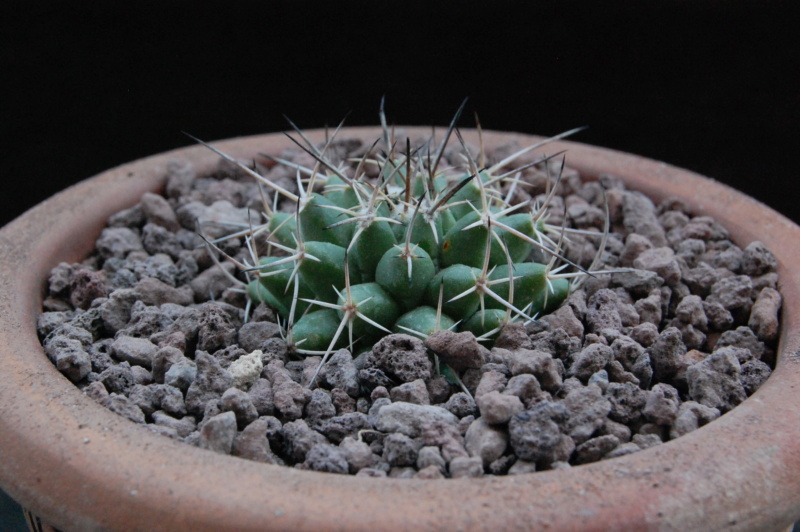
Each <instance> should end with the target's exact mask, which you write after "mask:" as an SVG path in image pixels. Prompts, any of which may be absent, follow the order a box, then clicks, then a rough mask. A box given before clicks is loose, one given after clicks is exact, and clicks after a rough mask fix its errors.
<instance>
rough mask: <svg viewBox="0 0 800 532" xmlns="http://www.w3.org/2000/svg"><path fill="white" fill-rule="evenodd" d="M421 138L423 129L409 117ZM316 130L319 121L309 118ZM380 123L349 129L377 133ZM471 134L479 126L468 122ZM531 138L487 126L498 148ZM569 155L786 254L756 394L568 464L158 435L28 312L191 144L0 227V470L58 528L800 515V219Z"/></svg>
mask: <svg viewBox="0 0 800 532" xmlns="http://www.w3.org/2000/svg"><path fill="white" fill-rule="evenodd" d="M405 130H406V131H407V132H408V133H409V134H410V135H411V136H412V137H414V136H420V137H422V136H425V135H428V134H429V133H430V129H429V128H406V129H405ZM307 134H308V135H309V137H310V138H312V139H315V140H322V139H323V138H324V135H325V132H324V131H313V132H309V133H307ZM379 134H380V133H379V130H378V129H377V128H348V129H345V130H343V131H342V132H341V133H340V135H341V136H342V138H344V137H353V136H358V137H362V138H365V139H370V140H372V139H374V138H377V137H378V136H379ZM464 137H465V139H467V140H468V141H472V142H476V140H477V134H476V133H475V132H474V131H465V132H464ZM515 139H516V140H518V141H519V143H520V144H521V145H527V144H529V143H532V142H534V141H535V140H537V138H536V137H532V136H528V135H521V134H515V133H498V132H484V141H485V142H486V144H487V145H488V146H496V145H499V144H501V143H505V142H508V141H511V140H515ZM214 145H215V146H216V147H218V148H219V149H221V150H223V151H225V152H227V153H229V154H231V155H233V156H235V157H243V158H252V157H257V154H258V153H259V152H261V153H279V152H280V151H281V150H282V149H284V148H285V147H288V146H289V145H291V141H290V140H289V139H287V138H286V137H285V136H284V135H282V134H272V135H264V136H257V137H248V138H242V139H233V140H227V141H222V142H218V143H214ZM558 150H568V151H567V164H568V165H569V166H572V167H573V168H575V169H577V170H579V171H580V172H581V173H582V174H584V175H587V176H597V175H599V174H603V173H609V174H613V175H616V176H618V177H620V178H621V179H623V180H624V181H625V182H626V184H627V185H628V187H629V188H631V189H634V190H639V191H641V192H643V193H645V194H647V195H649V196H650V197H651V198H653V199H654V200H656V201H659V200H661V199H664V198H667V197H679V198H681V199H683V200H684V201H685V202H686V203H687V204H688V205H689V206H690V208H691V210H692V211H693V212H694V213H696V214H707V215H710V216H713V217H715V218H716V219H717V220H718V221H720V222H721V223H722V224H723V225H725V227H726V228H727V229H728V230H729V231H730V234H731V238H732V239H733V240H734V241H736V242H737V243H739V244H741V245H746V244H747V243H749V242H751V241H753V240H756V239H757V240H760V241H762V242H763V243H764V244H765V245H766V246H767V247H768V248H770V249H771V250H772V251H773V253H774V254H775V256H776V257H777V258H778V261H779V275H780V279H781V286H780V288H781V293H782V295H783V298H784V306H783V312H782V335H781V340H780V350H779V357H778V362H777V367H776V368H775V371H774V373H773V374H772V376H771V377H770V379H769V380H768V381H767V382H766V383H765V384H764V386H762V387H761V389H760V390H759V391H758V392H757V393H756V394H754V395H753V396H752V397H751V398H750V399H748V400H747V401H745V402H744V403H742V404H741V405H740V406H738V407H737V408H735V409H734V410H732V411H731V412H730V413H728V414H726V415H724V416H722V417H721V418H720V419H718V420H716V421H714V422H712V423H710V424H709V425H707V426H705V427H703V428H702V429H699V430H697V431H695V432H692V433H690V434H688V435H686V436H684V437H681V438H680V439H678V440H675V441H671V442H669V443H666V444H664V445H660V446H656V447H653V448H650V449H647V450H644V451H641V452H638V453H634V454H631V455H627V456H624V457H621V458H616V459H611V460H606V461H601V462H598V463H594V464H590V465H583V466H578V467H575V468H572V469H570V470H564V471H544V472H540V473H535V474H530V475H522V476H516V477H495V478H485V479H470V480H466V479H459V480H453V479H450V480H440V481H439V480H429V481H414V480H392V479H369V478H356V477H346V476H340V475H333V474H324V473H312V472H308V471H300V470H296V469H291V468H281V467H277V466H270V465H263V464H256V463H253V462H249V461H244V460H240V459H237V458H233V457H229V456H222V455H218V454H215V453H212V452H209V451H205V450H201V449H198V448H194V447H190V446H187V445H185V444H181V443H179V442H176V441H173V440H171V439H169V438H164V437H162V436H159V435H156V434H153V433H151V432H149V431H147V430H146V429H144V428H142V427H140V426H137V425H135V424H133V423H131V422H128V421H127V420H124V419H123V418H121V417H118V416H116V415H115V414H112V413H111V412H109V411H107V410H106V409H104V408H103V407H101V406H100V405H98V404H96V403H95V402H94V401H92V400H91V399H89V398H87V397H84V396H83V395H82V393H81V392H80V391H79V390H78V389H77V388H75V386H74V385H73V384H72V383H70V382H69V381H68V380H67V379H66V378H64V377H63V376H61V375H60V374H59V373H58V371H57V370H56V369H55V368H54V367H53V365H52V364H51V363H50V362H49V361H48V360H47V357H46V356H45V355H44V353H43V350H42V347H41V345H40V344H39V341H38V339H37V336H36V317H37V314H38V312H39V309H40V308H41V298H42V292H43V286H44V283H45V281H46V279H47V276H48V273H49V271H50V269H51V268H52V267H53V266H55V265H56V264H58V263H59V262H61V261H67V262H70V261H79V260H81V259H82V258H83V257H85V256H86V255H87V254H88V253H89V252H90V250H91V247H92V245H93V242H94V240H95V238H96V236H97V235H98V234H99V233H100V230H101V229H102V226H103V224H104V223H105V221H106V220H107V218H108V217H109V216H110V215H111V214H113V213H114V212H116V211H119V210H120V209H123V208H126V207H129V206H131V205H133V204H135V203H136V202H137V201H138V200H139V197H140V196H141V195H142V194H143V193H144V192H147V191H152V190H157V189H159V188H160V187H162V186H163V184H164V183H163V179H164V175H165V170H166V166H167V163H168V162H169V161H170V160H171V159H175V158H181V159H184V160H187V161H189V162H191V163H192V164H193V165H194V166H195V168H196V169H197V170H198V172H199V173H201V174H202V173H203V172H204V171H208V170H210V169H211V168H212V167H213V166H214V165H216V164H217V161H218V156H217V155H215V154H214V153H212V152H211V151H209V150H207V149H205V148H203V147H201V146H195V147H190V148H184V149H180V150H175V151H172V152H168V153H165V154H161V155H157V156H154V157H150V158H146V159H142V160H139V161H136V162H133V163H130V164H126V165H123V166H120V167H118V168H115V169H112V170H109V171H108V172H105V173H103V174H101V175H99V176H97V177H94V178H92V179H89V180H87V181H84V182H82V183H80V184H79V185H76V186H75V187H72V188H70V189H68V190H66V191H64V192H62V193H60V194H58V195H57V196H54V197H53V198H51V199H49V200H47V201H45V202H43V203H41V204H40V205H38V206H37V207H35V208H34V209H32V210H31V211H29V212H27V213H26V214H24V215H23V216H22V217H20V218H18V219H16V220H15V221H14V222H12V223H11V224H9V225H8V226H6V227H5V228H3V229H2V231H0V346H2V347H0V383H2V384H0V456H2V461H1V462H0V485H2V487H3V488H4V489H5V490H7V491H8V493H9V494H10V495H11V496H12V497H14V498H15V499H16V500H18V501H19V502H20V503H22V504H23V505H25V506H27V507H29V508H30V509H31V510H32V511H33V512H34V513H36V514H37V515H39V516H41V517H42V519H43V520H44V521H47V522H49V523H51V524H52V525H53V526H55V527H57V528H59V529H63V530H176V529H180V530H194V531H203V530H208V531H211V530H214V531H216V530H243V531H246V530H279V529H280V530H287V529H288V530H321V529H323V530H328V529H346V530H390V529H391V530H401V529H402V530H410V529H414V530H446V529H447V530H449V529H465V530H466V529H470V530H477V529H492V530H512V529H520V530H530V529H545V528H551V529H554V530H575V529H584V530H605V529H613V530H626V529H631V530H633V529H636V530H642V529H658V530H698V529H704V530H714V529H722V528H726V529H727V528H731V529H742V530H751V529H758V530H766V529H778V528H780V527H782V526H783V527H785V526H788V525H789V524H790V523H792V522H793V521H795V520H797V519H798V518H800V409H798V408H794V405H793V399H794V397H793V395H794V393H795V391H796V390H797V389H800V355H798V350H799V349H800V270H798V269H797V268H795V267H794V266H795V265H796V264H800V244H796V243H798V242H800V227H798V226H796V225H794V224H793V223H791V222H790V221H789V220H787V219H786V218H784V217H783V216H781V215H779V214H778V213H776V212H775V211H773V210H771V209H769V208H767V207H765V206H764V205H761V204H759V203H758V202H756V201H754V200H752V199H750V198H748V197H746V196H744V195H743V194H741V193H739V192H737V191H735V190H732V189H730V188H728V187H726V186H724V185H722V184H719V183H717V182H714V181H712V180H710V179H707V178H703V177H701V176H699V175H696V174H693V173H691V172H688V171H685V170H681V169H678V168H675V167H672V166H669V165H666V164H664V163H659V162H655V161H651V160H647V159H643V158H640V157H637V156H633V155H628V154H623V153H619V152H615V151H612V150H607V149H601V148H596V147H591V146H586V145H582V144H578V143H572V142H554V143H553V144H550V145H549V146H548V151H553V152H554V151H558Z"/></svg>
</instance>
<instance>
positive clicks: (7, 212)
mask: <svg viewBox="0 0 800 532" xmlns="http://www.w3.org/2000/svg"><path fill="white" fill-rule="evenodd" d="M796 5H797V3H796V2H792V1H785V2H781V1H759V2H755V1H753V2H743V1H735V0H731V1H728V2H721V1H702V2H701V1H696V2H690V1H677V0H673V1H661V2H590V1H562V2H512V1H493V2H481V3H478V2H471V1H460V2H456V1H453V2H436V1H425V2H422V1H409V0H406V1H403V2H389V1H381V0H363V1H344V0H340V1H328V2H326V3H322V2H302V1H294V2H285V1H277V2H263V1H262V2H251V1H239V2H234V1H229V2H224V3H223V2H210V1H203V0H199V1H194V2H188V1H170V2H152V1H146V0H145V1H137V2H103V3H100V2H92V1H83V2H80V3H78V2H70V3H67V2H55V1H44V2H31V1H19V0H4V1H3V2H2V3H0V39H2V41H1V42H2V46H1V47H0V154H1V156H0V179H2V189H1V190H2V193H1V194H0V202H2V204H1V205H0V225H3V224H5V223H6V222H8V221H10V220H11V219H13V218H14V217H16V216H18V215H19V214H21V213H22V212H23V211H24V210H25V209H27V208H29V207H31V206H33V205H35V204H36V203H38V202H40V201H41V200H43V199H45V198H46V197H48V196H50V195H52V194H53V193H55V192H56V191H58V190H60V189H62V188H64V187H66V186H68V185H70V184H73V183H75V182H77V181H79V180H81V179H84V178H86V177H89V176H91V175H94V174H96V173H98V172H100V171H102V170H105V169H107V168H109V167H112V166H116V165H118V164H121V163H124V162H127V161H130V160H133V159H136V158H139V157H143V156H146V155H150V154H153V153H158V152H162V151H166V150H169V149H172V148H176V147H179V146H184V145H187V144H190V143H191V141H190V140H189V139H188V138H187V137H185V136H184V135H182V134H181V131H189V132H191V133H192V134H194V135H196V136H199V137H201V138H204V139H207V140H213V139H221V138H226V137H232V136H238V135H249V134H256V133H263V132H269V131H277V130H282V129H285V128H286V122H285V121H284V119H283V116H282V115H283V114H286V115H288V116H290V117H291V118H292V119H293V120H294V121H295V122H297V123H298V124H299V125H300V126H301V127H304V128H312V127H319V126H323V125H325V124H330V125H335V124H336V123H338V122H339V120H341V118H342V117H343V116H344V115H345V114H346V113H347V112H351V114H350V116H349V118H348V124H350V125H362V124H376V123H377V109H378V105H379V102H380V98H381V96H382V95H385V96H386V99H387V100H386V101H387V112H388V115H389V119H390V121H392V122H395V123H398V124H420V125H430V124H446V123H447V122H448V121H449V119H450V117H451V115H452V113H453V111H454V110H455V109H456V108H457V106H458V104H459V103H460V102H461V100H462V99H463V98H464V97H469V98H470V102H469V105H468V113H467V114H466V118H465V119H464V120H462V124H463V125H465V126H470V125H472V122H471V120H470V118H469V117H470V116H471V115H472V112H473V111H478V112H479V113H480V117H481V122H482V124H483V126H484V127H485V128H488V129H501V130H517V131H523V132H529V133H538V134H543V135H552V134H556V133H559V132H561V131H564V130H567V129H570V128H573V127H576V126H582V125H588V126H590V128H589V129H588V130H587V131H585V132H583V133H581V134H579V135H578V136H577V137H575V139H574V140H579V141H582V142H587V143H590V144H597V145H601V146H607V147H612V148H615V149H619V150H623V151H628V152H634V153H638V154H641V155H645V156H648V157H651V158H655V159H659V160H664V161H667V162H670V163H672V164H675V165H678V166H682V167H686V168H689V169H692V170H695V171H697V172H700V173H703V174H706V175H709V176H711V177H714V178H716V179H718V180H720V181H723V182H725V183H728V184H730V185H732V186H735V187H736V188H739V189H741V190H743V191H745V192H747V193H748V194H750V195H753V196H755V197H756V198H758V199H760V200H762V201H763V202H765V203H767V204H769V205H771V206H772V207H774V208H775V209H777V210H778V211H780V212H782V213H784V214H785V215H787V216H789V217H791V218H793V219H794V220H796V221H800V209H798V208H797V207H796V205H795V197H796V194H795V189H796V186H795V185H796V183H797V181H798V177H800V176H798V171H797V165H796V164H794V163H793V161H792V157H794V156H795V155H796V154H797V151H798V150H797V148H798V141H799V139H800V82H798V72H799V71H800V37H798V28H799V27H800V10H799V9H798V8H797V7H795V6H796ZM0 459H2V457H0ZM0 529H2V530H11V528H9V527H8V526H5V527H4V526H3V521H2V518H0Z"/></svg>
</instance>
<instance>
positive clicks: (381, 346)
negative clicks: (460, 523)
mask: <svg viewBox="0 0 800 532" xmlns="http://www.w3.org/2000/svg"><path fill="white" fill-rule="evenodd" d="M363 149H364V147H362V146H361V144H360V143H359V142H357V141H352V140H351V141H336V142H334V144H333V146H332V147H331V148H330V151H331V153H338V154H340V156H341V157H344V156H345V155H347V156H354V155H356V154H359V153H361V152H362V151H363ZM510 149H512V147H504V148H502V149H500V151H498V153H500V152H502V151H508V150H510ZM360 150H361V151H360ZM281 157H283V158H285V159H290V160H295V161H298V162H299V163H300V164H306V163H307V164H309V165H310V164H313V162H308V161H305V158H307V156H306V155H305V154H303V153H301V152H298V151H297V150H287V151H286V152H285V153H283V154H281ZM490 159H491V154H490ZM258 170H259V171H261V172H262V173H265V174H266V175H267V176H268V177H270V178H271V179H272V180H273V181H275V182H278V183H280V184H281V185H282V186H285V187H287V188H293V187H295V185H294V183H293V172H289V171H288V170H287V169H285V168H282V167H279V166H276V167H274V168H272V169H266V168H259V169H258ZM551 171H552V169H551ZM546 173H547V171H546V169H545V168H544V167H543V166H542V165H535V166H532V167H530V168H527V169H526V170H524V171H523V174H524V175H525V176H526V177H528V178H530V180H531V182H533V183H534V186H532V187H529V188H527V189H526V190H525V191H520V192H519V194H520V197H523V196H522V194H525V195H526V196H524V197H526V198H527V197H530V198H534V199H535V198H537V197H538V198H539V199H541V198H542V197H543V196H542V194H544V192H545V189H544V184H543V183H544V176H545V175H546ZM290 174H291V175H290ZM600 181H601V182H602V183H604V184H605V185H606V186H607V187H608V188H607V190H606V197H607V198H608V201H609V208H610V209H609V210H610V216H611V220H610V221H611V234H610V236H609V239H608V244H607V247H606V251H605V254H604V257H603V258H604V261H605V263H606V265H607V266H608V267H611V268H620V267H626V268H630V269H629V270H627V271H625V272H619V273H614V274H612V275H598V276H596V277H593V278H588V279H586V280H585V282H583V284H582V285H580V286H579V287H578V288H577V289H576V290H574V291H573V292H572V294H571V295H570V296H569V298H568V300H567V301H566V302H565V303H564V304H563V305H562V306H561V307H560V308H559V309H557V310H556V311H554V312H553V313H551V314H550V315H548V316H543V317H542V318H540V319H539V321H538V322H535V323H531V324H529V325H527V326H523V325H520V324H513V325H510V326H508V327H506V329H505V330H504V331H503V332H502V334H501V335H500V337H499V338H498V339H497V341H496V342H495V344H494V346H493V347H490V346H486V345H482V344H481V343H479V342H477V340H476V339H475V337H474V336H473V335H472V334H471V333H453V332H439V333H436V334H433V335H431V337H429V338H428V339H427V340H425V341H422V340H420V339H418V338H415V337H412V336H409V335H405V334H394V335H389V336H386V337H384V338H382V339H381V340H379V341H378V342H377V343H376V344H375V345H374V346H373V347H372V349H370V350H368V351H366V352H364V353H360V354H357V356H355V355H356V354H353V353H350V352H349V351H348V350H346V349H341V350H339V351H336V352H334V353H333V354H332V355H331V356H330V360H328V361H327V363H326V364H325V366H324V367H323V368H321V371H320V372H319V376H318V378H317V379H316V380H315V382H314V383H313V385H311V384H310V381H311V377H312V376H313V375H314V373H315V371H316V369H317V366H318V365H319V364H320V361H321V360H320V357H307V358H306V359H305V360H302V359H299V358H296V357H295V356H294V355H293V354H292V353H291V350H290V349H288V348H287V346H286V344H285V342H284V340H283V339H282V335H281V329H280V327H279V326H278V325H277V324H276V323H275V315H274V313H273V312H272V311H271V310H270V309H268V308H267V307H265V306H263V305H261V306H259V307H257V308H254V309H250V310H249V312H247V313H246V312H245V304H246V301H245V299H244V297H243V294H241V292H240V291H237V290H236V287H235V284H234V281H233V280H232V277H237V276H238V277H240V276H241V274H240V273H238V272H237V271H236V269H235V268H234V267H233V265H232V264H229V263H223V264H221V265H217V264H215V263H214V262H213V261H212V260H211V259H210V258H209V256H208V254H207V253H206V251H205V250H204V249H201V244H202V240H201V239H200V238H199V236H198V235H197V234H196V232H195V231H196V229H197V224H198V223H199V224H200V226H202V228H203V231H204V233H205V234H206V235H207V236H209V237H211V238H222V237H225V236H226V235H228V234H230V233H231V232H233V231H235V230H236V228H237V227H238V226H240V225H242V224H244V225H246V224H248V223H249V214H248V209H249V208H257V207H258V206H259V204H260V196H259V193H258V190H257V187H256V186H255V185H254V184H253V183H252V182H251V181H250V180H249V178H247V177H246V176H243V175H242V173H241V172H239V171H238V170H236V169H235V167H233V166H231V165H230V164H229V163H227V162H222V163H220V165H219V167H218V168H217V170H216V171H215V172H214V173H213V174H212V175H208V176H200V175H196V173H195V172H194V170H193V169H192V168H191V166H190V165H188V164H186V163H184V162H178V161H176V162H175V163H173V164H170V165H169V167H168V170H167V187H166V197H165V196H161V195H157V194H151V193H148V194H145V195H144V196H143V197H142V200H141V202H140V203H139V204H138V205H136V206H135V207H133V208H131V209H127V210H125V211H122V212H120V213H118V214H116V215H114V216H112V217H111V218H110V220H109V226H108V227H107V228H106V229H105V230H104V231H103V232H102V233H101V235H100V237H99V238H98V240H97V242H96V252H95V253H93V254H92V255H91V256H90V257H88V258H87V259H86V260H84V261H83V262H81V263H75V264H66V263H62V264H59V265H58V266H56V267H55V268H54V269H53V270H52V272H51V275H50V279H49V283H48V294H47V298H46V300H45V302H44V308H43V312H42V314H41V315H40V317H39V322H38V331H39V335H40V338H41V340H42V343H43V345H44V348H45V352H46V353H47V355H48V357H50V359H51V360H52V361H53V363H54V364H55V366H56V367H57V368H58V370H59V371H61V372H62V373H63V374H64V375H65V376H66V377H67V378H68V379H70V380H71V381H72V382H74V383H75V384H76V386H78V387H79V388H80V389H81V390H83V392H84V393H85V395H86V396H87V397H90V398H92V399H93V400H95V401H97V402H98V403H100V404H102V405H104V406H106V407H107V408H109V409H110V410H112V411H114V412H116V413H117V414H119V415H121V416H124V417H126V418H127V419H129V420H131V421H133V422H135V423H140V424H146V425H147V426H149V427H151V428H152V429H153V430H154V431H155V432H158V433H160V434H163V435H164V436H165V437H170V438H174V439H177V440H181V441H183V442H186V443H187V444H189V445H195V446H198V447H202V448H204V449H209V450H211V451H213V452H217V453H223V454H232V455H235V456H238V457H241V458H243V459H249V460H254V461H258V462H265V463H270V464H280V465H285V466H288V467H296V468H300V469H309V470H314V471H325V472H329V473H337V474H355V475H358V476H369V477H392V478H412V477H414V478H448V477H449V478H460V477H480V476H491V475H515V474H523V473H531V472H534V471H541V470H546V469H563V468H567V467H571V466H575V465H579V464H584V463H589V462H593V461H597V460H603V459H608V458H613V457H617V456H623V455H626V454H630V453H633V452H638V451H640V450H643V449H647V448H650V447H653V446H656V445H659V444H661V443H664V442H666V441H670V440H672V439H675V438H678V437H680V436H682V435H684V434H687V433H689V432H691V431H694V430H697V429H698V428H700V427H702V426H703V425H705V424H707V423H710V422H712V421H713V420H715V419H717V418H718V417H719V416H721V415H724V414H725V413H726V412H728V411H729V410H731V409H732V408H734V407H736V405H738V404H739V403H741V402H742V401H744V400H745V399H746V398H747V397H748V396H750V395H752V394H753V393H754V392H755V391H756V390H757V389H758V387H759V386H760V385H761V384H762V383H763V382H764V381H766V380H767V378H768V377H769V375H770V373H771V368H772V367H774V364H775V348H776V341H777V336H778V332H779V323H778V313H779V310H780V307H781V295H780V293H779V291H778V290H777V275H776V273H775V269H776V265H777V264H776V260H775V257H774V256H773V255H772V253H770V251H769V250H768V249H766V248H765V247H764V245H763V244H761V243H760V242H757V241H756V242H749V243H745V245H746V247H744V248H742V247H740V246H739V245H737V244H736V243H733V242H731V241H730V240H729V235H728V232H727V231H726V230H725V228H724V227H722V226H721V225H720V224H719V223H717V222H716V221H714V220H713V219H711V218H709V217H706V216H694V215H693V214H692V213H691V212H688V211H687V210H686V209H685V208H684V207H683V205H682V203H681V202H680V201H674V200H670V199H668V200H665V201H664V202H662V204H660V205H656V204H654V203H653V202H652V201H651V200H650V199H649V198H647V197H645V196H643V195H642V194H640V193H638V192H633V191H628V190H625V188H624V187H623V186H622V185H621V184H620V181H619V180H618V179H616V178H614V177H613V176H601V178H600ZM558 192H559V194H558V195H557V196H556V198H555V200H554V201H553V204H552V207H551V213H550V214H551V217H550V221H551V222H554V223H558V220H559V219H561V218H562V217H563V215H564V212H566V215H567V220H568V222H569V223H571V224H573V225H574V226H576V227H579V228H581V229H589V230H594V231H598V230H599V229H600V228H601V227H602V223H603V212H604V211H603V203H602V201H603V200H602V198H603V194H601V193H600V189H599V184H598V182H586V183H584V182H583V181H581V179H580V176H578V174H577V173H576V172H574V171H572V170H569V169H567V170H566V171H565V173H564V178H563V179H562V184H561V185H560V188H559V191H558ZM288 208H289V206H286V205H279V209H288ZM597 242H598V239H597V238H592V237H589V236H583V235H574V236H571V238H570V242H569V243H567V244H566V247H565V253H566V256H567V257H568V258H569V259H570V260H571V261H573V262H575V263H578V264H581V265H583V266H588V264H589V263H590V262H591V260H592V258H593V256H594V253H595V252H596V250H597ZM219 246H220V247H221V248H222V249H223V250H224V251H225V252H227V253H229V254H230V255H232V256H237V257H239V258H240V259H242V258H245V257H246V256H247V255H246V249H243V248H242V241H241V240H240V239H238V238H229V239H227V240H224V238H223V240H221V241H220V243H219ZM437 359H438V360H439V361H443V362H446V363H447V364H448V365H449V366H450V367H452V368H453V369H454V370H455V371H456V373H457V374H458V376H459V378H460V381H461V382H460V383H459V384H451V383H450V381H448V380H447V379H445V378H444V377H443V376H442V375H439V374H438V373H437V365H436V362H437ZM212 481H213V480H212Z"/></svg>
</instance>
